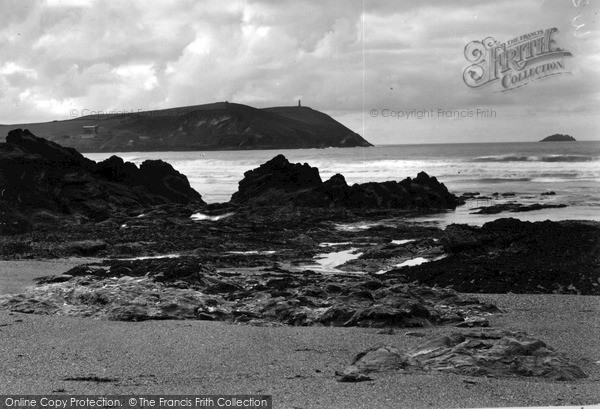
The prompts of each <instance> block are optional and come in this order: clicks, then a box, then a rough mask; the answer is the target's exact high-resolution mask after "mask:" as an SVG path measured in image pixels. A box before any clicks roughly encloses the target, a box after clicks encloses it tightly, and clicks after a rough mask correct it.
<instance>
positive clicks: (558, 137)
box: [540, 133, 576, 142]
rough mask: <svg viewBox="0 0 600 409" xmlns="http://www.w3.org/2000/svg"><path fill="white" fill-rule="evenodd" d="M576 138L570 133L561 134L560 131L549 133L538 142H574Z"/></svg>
mask: <svg viewBox="0 0 600 409" xmlns="http://www.w3.org/2000/svg"><path fill="white" fill-rule="evenodd" d="M575 141H576V139H575V138H573V137H572V136H571V135H563V134H560V133H556V134H554V135H550V136H547V137H545V138H544V139H542V140H541V141H540V142H575Z"/></svg>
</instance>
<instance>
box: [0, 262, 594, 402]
mask: <svg viewBox="0 0 600 409" xmlns="http://www.w3.org/2000/svg"><path fill="white" fill-rule="evenodd" d="M0 263H2V264H0V284H1V286H0V288H2V292H3V293H7V292H9V291H7V290H8V289H16V290H19V289H21V288H23V287H24V286H25V285H28V284H31V281H30V280H31V279H32V278H33V277H37V276H42V275H48V274H57V273H61V272H63V271H65V270H66V269H68V268H69V267H68V266H69V265H71V263H73V265H75V264H80V263H81V260H53V261H10V262H7V261H3V262H0ZM63 267H66V268H63ZM11 292H14V291H11ZM476 296H477V297H479V298H481V299H485V300H486V301H491V302H494V303H496V304H497V305H498V306H499V307H500V308H501V309H503V310H504V311H505V312H504V313H503V314H500V315H497V316H493V317H491V319H490V321H491V324H492V326H493V327H499V328H503V329H517V330H524V331H527V332H528V333H530V334H531V335H533V336H535V337H538V338H540V339H542V340H543V341H545V342H547V343H548V344H549V345H551V346H553V347H554V348H556V349H558V350H559V351H562V352H564V353H566V354H567V355H568V356H569V357H570V358H571V359H572V360H573V361H574V362H575V363H576V364H578V365H579V366H580V367H581V368H582V369H583V370H584V372H586V373H587V374H588V375H589V378H587V379H584V380H581V381H577V382H552V381H544V380H536V379H529V378H520V379H494V378H477V377H467V376H462V375H453V374H439V373H438V374H433V373H429V374H425V373H423V374H410V375H408V374H406V375H405V374H401V373H389V374H375V375H374V378H375V380H374V381H372V382H362V383H339V382H337V381H336V378H335V376H334V373H335V371H336V370H342V369H343V368H344V367H345V366H346V365H347V364H349V363H350V361H351V359H352V358H353V357H354V356H355V355H356V354H357V353H358V352H360V351H361V350H363V349H365V348H367V347H369V346H372V345H373V344H376V343H389V344H392V345H395V346H398V347H399V348H402V349H409V348H411V347H413V346H416V345H417V344H419V343H421V342H422V341H423V338H420V337H414V336H408V335H406V333H409V332H412V333H414V332H418V333H422V334H424V335H426V336H434V335H440V334H447V333H450V332H454V331H457V330H458V329H456V328H452V327H430V328H416V329H398V330H396V331H395V333H394V334H392V335H384V334H378V331H379V330H378V329H371V328H323V327H271V328H266V327H253V326H245V325H231V324H226V323H219V322H206V321H146V322H139V323H132V322H113V321H99V320H94V319H85V318H71V317H55V316H41V315H27V314H20V313H10V312H6V311H1V312H0V367H1V370H0V385H1V386H0V389H2V390H1V393H22V394H24V393H59V394H60V393H66V394H76V393H79V394H98V393H103V394H126V393H140V394H141V393H147V394H150V393H152V394H161V393H164V394H218V393H223V394H271V395H273V402H274V407H277V408H282V407H283V408H293V407H296V408H317V407H319V408H322V407H326V408H348V407H364V408H385V407H390V408H391V407H394V408H404V407H406V408H421V407H439V408H442V407H494V406H547V405H584V404H586V405H590V404H598V403H600V364H598V363H596V362H598V361H600V339H599V337H598V334H599V333H600V331H599V330H600V297H593V296H572V295H513V294H502V295H481V294H478V295H476ZM89 377H95V378H97V380H102V381H103V382H90V381H82V380H77V378H89ZM66 378H72V379H75V380H65V379H66Z"/></svg>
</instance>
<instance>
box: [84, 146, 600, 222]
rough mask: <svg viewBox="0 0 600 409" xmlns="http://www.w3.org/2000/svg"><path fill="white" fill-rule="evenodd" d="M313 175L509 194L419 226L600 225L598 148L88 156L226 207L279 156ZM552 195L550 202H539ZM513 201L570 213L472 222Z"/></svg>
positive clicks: (469, 204)
mask: <svg viewBox="0 0 600 409" xmlns="http://www.w3.org/2000/svg"><path fill="white" fill-rule="evenodd" d="M279 153H281V154H283V155H285V156H286V157H287V158H288V159H289V160H290V161H292V162H302V163H304V162H306V163H308V164H310V165H311V166H316V167H317V168H319V172H320V174H321V178H322V179H323V180H326V179H328V178H329V177H331V176H332V175H334V174H336V173H341V174H342V175H344V177H345V178H346V181H347V182H348V183H349V184H353V183H364V182H383V181H387V180H402V179H404V178H406V177H409V176H410V177H415V176H416V175H417V173H418V172H421V171H425V172H427V173H428V174H429V175H431V176H435V177H437V178H438V180H439V181H441V182H443V183H444V184H445V185H446V186H447V187H448V189H449V190H450V191H451V192H452V193H454V194H457V195H460V194H462V193H465V192H479V193H481V194H482V195H486V196H490V197H491V195H492V194H493V193H499V194H500V195H502V194H503V193H514V196H505V197H502V196H499V199H484V200H478V201H475V200H473V201H469V202H467V204H466V205H465V206H461V207H459V208H458V209H456V210H453V211H447V212H443V213H440V214H436V215H433V216H428V217H424V218H420V219H418V220H419V221H426V222H431V223H432V224H435V225H439V226H441V227H443V226H445V225H447V224H450V223H468V224H473V225H481V224H483V223H485V222H487V221H490V220H495V219H497V218H499V217H515V218H518V219H521V220H530V221H538V220H546V219H549V220H566V219H573V220H600V141H579V142H543V143H541V142H522V143H469V144H427V145H425V144H423V145H381V146H376V147H371V148H327V149H294V150H285V149H284V150H251V151H248V150H244V151H205V152H122V153H121V152H115V153H88V154H86V156H87V157H88V158H90V159H93V160H95V161H100V160H103V159H106V158H107V157H109V156H111V155H118V156H121V157H122V158H123V159H125V160H127V161H131V162H134V163H136V164H137V165H139V164H140V163H142V162H143V161H144V160H146V159H162V160H164V161H166V162H169V163H170V164H172V165H173V167H175V169H177V170H178V171H180V172H181V173H183V174H184V175H186V176H187V177H188V179H189V181H190V184H191V185H192V187H193V188H194V189H196V190H197V191H198V192H199V193H200V194H202V197H203V199H204V200H205V201H206V202H208V203H212V202H226V201H228V200H229V199H230V197H231V195H232V194H233V193H234V192H235V191H236V190H237V186H238V182H239V181H240V180H241V179H242V178H243V177H244V172H246V171H248V170H250V169H253V168H256V167H258V166H259V165H261V164H262V163H264V162H266V161H267V160H269V159H271V158H272V157H274V156H275V155H277V154H279ZM549 191H553V192H555V193H556V194H555V195H541V193H543V192H549ZM507 201H516V202H518V203H524V204H531V203H557V204H558V203H561V204H566V205H567V206H568V207H566V208H560V209H543V210H538V211H532V212H523V213H501V214H496V215H474V214H471V213H472V212H473V211H474V210H473V209H474V208H475V207H478V206H489V205H492V204H496V203H502V202H507Z"/></svg>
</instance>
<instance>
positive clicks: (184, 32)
mask: <svg viewBox="0 0 600 409" xmlns="http://www.w3.org/2000/svg"><path fill="white" fill-rule="evenodd" d="M590 2H591V3H592V4H588V5H585V3H586V0H553V1H541V0H506V1H493V2H492V1H479V2H475V1H471V0H432V1H413V0H411V1H408V0H402V1H398V0H377V1H376V0H364V2H363V1H352V0H339V1H337V0H334V1H320V0H314V1H312V0H304V1H303V0H293V1H291V0H290V1H288V0H273V1H267V0H263V1H255V0H247V1H242V0H215V1H211V0H208V1H204V0H203V1H195V0H181V1H173V2H171V1H168V2H167V1H148V0H143V1H85V0H80V1H76V0H69V1H61V0H40V1H23V0H14V1H12V0H0V15H2V27H1V28H0V106H1V107H2V108H1V109H0V123H4V124H14V123H25V122H43V121H49V120H54V119H69V118H71V112H75V111H74V110H77V112H82V111H84V110H86V109H87V110H90V111H111V110H124V111H133V112H137V111H138V110H152V109H161V108H169V107H176V106H186V105H196V104H204V103H210V102H215V101H225V100H228V101H230V102H238V103H243V104H248V105H252V106H255V107H269V106H281V105H295V104H296V103H297V100H298V99H302V102H303V105H306V106H310V107H312V108H314V109H318V110H320V111H323V112H325V113H327V114H329V115H331V116H333V117H334V118H335V119H337V120H339V121H340V122H342V123H344V124H345V125H347V126H349V127H350V128H352V129H353V130H354V131H356V132H358V133H360V134H362V135H363V136H364V137H365V138H366V139H368V140H369V141H371V142H373V143H375V144H384V143H432V142H501V141H531V140H538V139H541V138H542V137H544V136H547V135H549V134H553V133H568V134H571V135H573V136H574V137H575V138H577V139H579V140H600V135H599V129H600V116H599V115H598V114H599V113H600V81H599V78H600V73H599V71H600V35H599V30H598V3H600V2H598V1H595V0H590ZM594 2H595V3H594ZM577 6H579V7H577ZM582 24H585V26H583V27H580V28H579V29H577V31H576V28H575V26H576V25H582ZM551 27H557V28H558V29H559V32H558V33H557V34H555V39H556V41H557V43H558V46H559V47H561V48H564V49H566V50H568V51H570V52H571V53H572V54H573V57H569V58H566V59H565V64H566V68H567V70H568V71H570V74H564V75H557V76H553V77H549V78H545V79H542V80H539V81H536V82H534V83H531V84H529V85H527V86H525V87H522V88H519V89H518V90H515V91H511V92H504V93H494V92H493V90H492V88H490V87H482V88H475V89H471V88H469V87H467V86H466V85H465V83H464V82H463V79H462V73H463V70H464V69H465V68H466V67H467V66H468V65H469V63H468V62H467V60H466V59H465V57H464V48H465V46H466V45H467V43H469V42H470V41H473V40H483V39H484V38H486V37H490V36H491V37H493V38H494V39H496V40H498V41H500V42H504V41H507V40H510V39H512V38H514V37H518V36H520V35H522V34H526V33H530V32H533V31H536V30H540V29H546V28H551ZM588 32H589V33H588ZM478 108H479V109H490V110H493V111H495V113H496V117H495V118H454V119H453V118H448V119H444V118H439V117H437V112H438V111H437V110H438V109H454V110H476V109H478ZM385 109H388V110H390V111H410V110H432V109H433V110H435V113H436V115H434V116H433V117H426V118H422V119H417V118H410V119H396V118H390V117H388V118H384V117H382V116H381V113H382V112H383V110H385ZM371 110H377V111H378V116H376V117H374V116H372V114H371ZM88 112H89V111H88Z"/></svg>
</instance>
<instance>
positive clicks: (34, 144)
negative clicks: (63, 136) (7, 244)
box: [0, 129, 204, 232]
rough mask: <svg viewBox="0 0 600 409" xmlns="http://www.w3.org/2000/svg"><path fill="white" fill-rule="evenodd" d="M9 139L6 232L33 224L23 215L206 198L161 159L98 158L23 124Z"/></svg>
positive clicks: (83, 213)
mask: <svg viewBox="0 0 600 409" xmlns="http://www.w3.org/2000/svg"><path fill="white" fill-rule="evenodd" d="M6 140H7V142H6V143H3V144H0V192H1V195H0V210H3V214H2V216H0V221H1V222H2V223H3V224H2V225H0V229H1V230H2V231H4V232H6V231H8V232H11V231H13V230H14V231H15V232H18V231H19V230H21V231H22V230H23V229H25V230H26V229H27V228H29V227H30V226H29V225H28V224H27V223H19V220H21V219H29V218H30V216H32V215H33V214H36V213H39V212H51V213H55V214H63V215H73V216H77V217H79V218H82V219H87V220H93V221H100V220H104V219H106V218H108V217H109V216H110V214H111V213H113V212H114V211H117V210H123V209H129V208H132V207H143V206H150V205H156V204H164V203H198V204H204V202H202V198H201V196H200V194H198V193H197V192H196V191H195V190H193V189H192V188H191V187H190V185H189V182H188V180H187V178H186V177H185V176H184V175H182V174H181V173H179V172H177V171H176V170H175V169H173V167H172V166H171V165H169V164H168V163H165V162H163V161H160V160H159V161H146V162H144V163H143V164H142V165H141V167H140V168H139V169H138V168H137V166H135V165H134V164H132V163H125V162H123V160H122V159H120V158H117V157H112V158H109V159H107V160H105V161H103V162H101V163H99V164H96V163H95V162H94V161H91V160H89V159H87V158H85V157H83V156H82V155H81V154H80V153H78V152H77V151H75V150H74V149H71V148H65V147H62V146H60V145H58V144H56V143H53V142H49V141H47V140H45V139H42V138H38V137H36V136H35V135H33V134H32V133H31V132H29V131H28V130H24V131H23V130H21V129H15V130H13V131H10V132H9V134H8V136H7V138H6ZM7 209H10V210H7ZM19 215H20V216H19ZM15 222H17V224H15Z"/></svg>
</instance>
